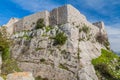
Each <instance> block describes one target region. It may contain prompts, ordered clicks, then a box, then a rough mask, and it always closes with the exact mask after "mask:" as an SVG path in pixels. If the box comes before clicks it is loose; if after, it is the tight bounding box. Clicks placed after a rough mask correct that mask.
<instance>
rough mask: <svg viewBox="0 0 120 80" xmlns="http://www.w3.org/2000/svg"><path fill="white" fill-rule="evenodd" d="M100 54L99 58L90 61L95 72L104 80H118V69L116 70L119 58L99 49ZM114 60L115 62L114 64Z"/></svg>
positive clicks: (119, 72)
mask: <svg viewBox="0 0 120 80" xmlns="http://www.w3.org/2000/svg"><path fill="white" fill-rule="evenodd" d="M101 53H102V54H101V56H100V57H98V58H96V59H93V60H92V64H93V65H94V67H95V70H96V72H98V73H99V74H100V75H101V76H102V77H104V78H105V80H120V69H119V70H118V68H119V67H118V66H119V64H120V62H119V56H117V55H116V54H114V53H112V52H110V51H108V50H104V49H101ZM115 59H116V60H117V62H114V60H115ZM100 80H102V79H100Z"/></svg>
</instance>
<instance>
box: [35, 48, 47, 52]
mask: <svg viewBox="0 0 120 80" xmlns="http://www.w3.org/2000/svg"><path fill="white" fill-rule="evenodd" d="M43 49H45V48H35V51H39V50H43Z"/></svg>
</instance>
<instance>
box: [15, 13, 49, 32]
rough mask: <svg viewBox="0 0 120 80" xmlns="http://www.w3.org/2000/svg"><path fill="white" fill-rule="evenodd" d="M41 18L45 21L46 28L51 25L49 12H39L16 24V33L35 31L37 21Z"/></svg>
mask: <svg viewBox="0 0 120 80" xmlns="http://www.w3.org/2000/svg"><path fill="white" fill-rule="evenodd" d="M40 18H43V19H44V24H45V25H46V26H48V25H49V12H48V11H44V12H38V13H35V14H33V15H30V16H26V17H24V18H23V19H22V20H20V21H18V22H17V23H15V32H18V31H22V30H31V29H34V28H35V26H36V22H37V20H38V19H40Z"/></svg>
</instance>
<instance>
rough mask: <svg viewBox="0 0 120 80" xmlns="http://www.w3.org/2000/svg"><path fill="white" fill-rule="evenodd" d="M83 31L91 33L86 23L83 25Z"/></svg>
mask: <svg viewBox="0 0 120 80" xmlns="http://www.w3.org/2000/svg"><path fill="white" fill-rule="evenodd" d="M82 31H83V32H85V33H89V32H90V28H89V27H87V26H86V25H84V26H83V27H82Z"/></svg>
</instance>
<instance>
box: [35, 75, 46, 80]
mask: <svg viewBox="0 0 120 80" xmlns="http://www.w3.org/2000/svg"><path fill="white" fill-rule="evenodd" d="M35 80H48V78H42V77H41V76H38V77H36V78H35Z"/></svg>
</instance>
